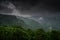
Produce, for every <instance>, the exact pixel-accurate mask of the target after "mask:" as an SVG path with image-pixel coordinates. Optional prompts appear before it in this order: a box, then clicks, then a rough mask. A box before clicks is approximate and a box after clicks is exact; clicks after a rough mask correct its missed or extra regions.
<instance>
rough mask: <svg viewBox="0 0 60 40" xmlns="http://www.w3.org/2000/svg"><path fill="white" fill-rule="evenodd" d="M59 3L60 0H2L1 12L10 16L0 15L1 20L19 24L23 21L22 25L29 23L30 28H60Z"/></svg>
mask: <svg viewBox="0 0 60 40" xmlns="http://www.w3.org/2000/svg"><path fill="white" fill-rule="evenodd" d="M59 4H60V1H59V0H49V1H48V0H20V1H18V0H6V1H2V0H1V1H0V14H1V15H2V14H3V15H8V17H7V16H3V17H0V21H1V23H3V22H4V23H3V24H4V25H5V23H7V24H10V23H12V24H14V23H15V24H17V25H18V24H20V22H21V21H23V22H21V25H22V24H23V25H24V26H25V25H27V26H29V28H31V27H32V28H41V27H42V28H45V29H48V28H49V27H51V28H52V29H60V18H59V17H60V5H59ZM9 15H10V16H9ZM11 15H12V16H11ZM18 20H19V21H18ZM8 21H9V22H8ZM17 21H18V22H17ZM16 22H17V23H16ZM7 24H6V25H7ZM15 24H14V25H15ZM41 25H42V26H41ZM40 26H41V27H40Z"/></svg>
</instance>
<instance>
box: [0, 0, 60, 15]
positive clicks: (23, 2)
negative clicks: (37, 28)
mask: <svg viewBox="0 0 60 40" xmlns="http://www.w3.org/2000/svg"><path fill="white" fill-rule="evenodd" d="M6 1H7V2H11V3H13V4H14V5H15V6H16V8H17V9H18V10H19V11H20V12H21V14H31V15H48V14H50V15H51V14H54V15H55V14H59V12H60V1H59V0H6ZM1 2H3V1H1ZM0 9H1V7H0ZM6 10H7V8H6ZM9 10H10V9H9ZM10 11H11V10H10ZM10 11H8V12H10Z"/></svg>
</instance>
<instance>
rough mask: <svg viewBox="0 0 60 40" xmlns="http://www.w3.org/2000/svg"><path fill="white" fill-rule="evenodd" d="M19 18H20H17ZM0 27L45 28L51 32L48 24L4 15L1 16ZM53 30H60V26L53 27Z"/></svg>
mask: <svg viewBox="0 0 60 40" xmlns="http://www.w3.org/2000/svg"><path fill="white" fill-rule="evenodd" d="M17 17H18V18H17ZM0 25H2V26H3V25H8V26H12V25H13V26H15V25H19V26H22V27H24V28H30V29H39V28H43V29H45V30H50V29H49V28H50V25H48V23H44V24H41V23H39V22H37V21H35V20H33V19H29V18H25V17H21V16H14V15H3V14H0ZM51 26H52V28H51V29H57V30H59V26H60V25H58V24H57V25H51Z"/></svg>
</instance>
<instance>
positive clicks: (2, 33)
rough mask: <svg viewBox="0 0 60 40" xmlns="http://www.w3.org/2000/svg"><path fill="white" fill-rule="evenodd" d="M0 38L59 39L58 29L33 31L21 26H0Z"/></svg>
mask: <svg viewBox="0 0 60 40" xmlns="http://www.w3.org/2000/svg"><path fill="white" fill-rule="evenodd" d="M0 40H60V31H56V30H52V31H48V32H46V31H44V30H43V29H37V30H34V31H33V30H31V29H24V28H22V27H21V26H10V27H8V26H0Z"/></svg>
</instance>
